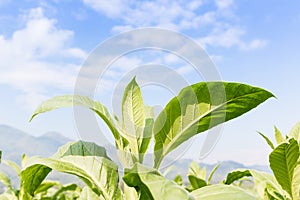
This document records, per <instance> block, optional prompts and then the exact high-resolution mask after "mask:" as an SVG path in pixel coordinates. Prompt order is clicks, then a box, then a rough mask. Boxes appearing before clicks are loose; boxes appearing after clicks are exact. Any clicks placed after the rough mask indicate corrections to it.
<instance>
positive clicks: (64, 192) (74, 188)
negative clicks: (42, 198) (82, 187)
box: [52, 183, 79, 199]
mask: <svg viewBox="0 0 300 200" xmlns="http://www.w3.org/2000/svg"><path fill="white" fill-rule="evenodd" d="M78 190H79V187H78V185H76V184H72V183H71V184H69V185H65V186H62V187H61V188H60V189H59V190H58V191H56V192H55V194H54V195H53V196H52V198H53V199H61V198H64V197H65V196H66V195H67V194H68V193H70V192H71V194H73V195H76V192H77V191H78ZM76 196H77V195H76ZM72 199H73V198H72Z"/></svg>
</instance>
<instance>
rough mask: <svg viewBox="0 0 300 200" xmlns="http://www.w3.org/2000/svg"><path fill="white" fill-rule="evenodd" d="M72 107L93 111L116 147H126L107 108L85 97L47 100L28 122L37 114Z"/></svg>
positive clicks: (124, 140)
mask: <svg viewBox="0 0 300 200" xmlns="http://www.w3.org/2000/svg"><path fill="white" fill-rule="evenodd" d="M73 106H83V107H86V108H89V109H90V110H92V111H94V112H95V113H96V114H97V115H98V116H99V117H101V118H102V120H103V121H104V122H105V123H106V125H107V126H108V127H109V129H110V131H111V132H112V134H113V136H114V138H115V140H116V144H117V147H120V148H121V147H122V148H123V147H124V146H126V145H127V141H126V139H125V138H121V136H120V133H119V131H118V130H117V128H116V126H115V124H114V122H113V119H112V117H111V116H110V114H109V112H108V110H107V108H106V107H105V106H103V105H102V104H101V103H100V102H98V101H93V100H91V99H90V98H88V97H86V96H80V95H65V96H56V97H54V98H52V99H49V100H47V101H45V102H43V103H42V104H41V105H40V106H39V107H38V108H37V110H36V111H35V112H34V114H33V115H32V117H31V118H30V121H32V119H33V118H34V117H35V116H37V115H38V114H41V113H44V112H48V111H51V110H54V109H58V108H64V107H73Z"/></svg>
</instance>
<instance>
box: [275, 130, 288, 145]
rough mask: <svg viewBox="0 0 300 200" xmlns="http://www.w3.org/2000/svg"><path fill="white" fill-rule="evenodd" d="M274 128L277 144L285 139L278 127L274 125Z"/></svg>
mask: <svg viewBox="0 0 300 200" xmlns="http://www.w3.org/2000/svg"><path fill="white" fill-rule="evenodd" d="M274 129H275V139H276V142H277V144H278V145H279V144H281V143H283V142H286V139H285V138H284V136H283V135H282V133H281V132H280V131H279V129H278V128H277V127H276V126H274Z"/></svg>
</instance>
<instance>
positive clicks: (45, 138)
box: [0, 125, 74, 191]
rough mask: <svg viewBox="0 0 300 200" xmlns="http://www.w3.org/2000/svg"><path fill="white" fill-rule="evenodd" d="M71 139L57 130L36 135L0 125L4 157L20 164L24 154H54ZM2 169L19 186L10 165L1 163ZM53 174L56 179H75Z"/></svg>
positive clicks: (0, 145)
mask: <svg viewBox="0 0 300 200" xmlns="http://www.w3.org/2000/svg"><path fill="white" fill-rule="evenodd" d="M69 141H71V140H70V139H69V138H66V137H64V136H62V135H61V134H59V133H56V132H48V133H46V134H44V135H42V136H40V137H34V136H31V135H29V134H27V133H25V132H23V131H21V130H19V129H16V128H13V127H11V126H7V125H0V150H1V151H2V159H3V160H11V161H14V162H16V163H17V164H19V165H20V162H21V157H22V154H26V155H27V156H34V155H39V156H43V157H48V156H51V155H52V154H54V153H55V152H56V151H57V149H58V148H59V147H60V146H62V145H64V144H65V143H67V142H69ZM0 170H1V171H3V172H4V173H6V174H8V175H9V176H10V177H11V178H12V183H13V185H15V186H17V185H18V184H19V183H18V177H17V174H16V173H15V172H14V171H13V170H12V169H11V168H10V167H8V166H6V165H4V164H1V165H0ZM51 176H52V177H54V179H56V180H60V179H61V180H65V183H67V182H69V181H73V180H74V178H72V177H71V178H69V177H68V178H66V177H67V176H65V175H63V176H62V175H61V174H60V175H58V173H52V174H51ZM60 176H62V177H60ZM0 191H1V184H0Z"/></svg>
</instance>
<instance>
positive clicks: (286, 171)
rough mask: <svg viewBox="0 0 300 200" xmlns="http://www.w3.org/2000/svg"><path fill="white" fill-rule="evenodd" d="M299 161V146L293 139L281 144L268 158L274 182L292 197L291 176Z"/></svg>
mask: <svg viewBox="0 0 300 200" xmlns="http://www.w3.org/2000/svg"><path fill="white" fill-rule="evenodd" d="M298 159H299V146H298V143H297V141H296V140H295V139H290V140H289V143H282V144H281V145H279V146H278V147H276V148H275V149H274V150H273V151H272V152H271V154H270V156H269V161H270V167H271V169H272V171H273V173H274V175H275V177H276V180H277V181H278V183H279V184H280V185H281V187H282V188H283V189H284V190H285V191H287V193H288V194H289V195H290V196H291V197H293V196H294V192H295V191H293V187H292V185H293V176H294V170H295V167H296V165H297V161H298Z"/></svg>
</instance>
